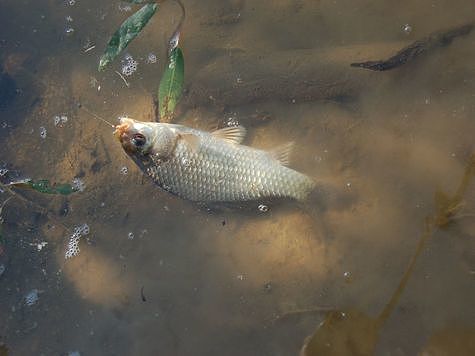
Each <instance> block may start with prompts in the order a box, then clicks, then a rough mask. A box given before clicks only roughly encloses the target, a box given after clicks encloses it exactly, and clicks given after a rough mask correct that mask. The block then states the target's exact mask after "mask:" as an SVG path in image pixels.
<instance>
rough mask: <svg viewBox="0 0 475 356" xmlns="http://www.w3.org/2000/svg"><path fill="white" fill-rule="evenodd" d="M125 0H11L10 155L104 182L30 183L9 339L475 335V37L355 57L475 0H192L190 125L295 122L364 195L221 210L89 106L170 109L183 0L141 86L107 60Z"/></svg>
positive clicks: (146, 348)
mask: <svg viewBox="0 0 475 356" xmlns="http://www.w3.org/2000/svg"><path fill="white" fill-rule="evenodd" d="M124 4H125V3H121V2H119V1H117V2H115V1H99V2H98V1H92V0H83V1H76V2H75V4H74V5H73V6H70V5H69V2H62V1H60V2H52V1H45V0H41V1H29V0H26V1H23V2H17V1H10V0H5V1H2V2H1V3H0V19H1V20H2V24H3V27H2V33H1V35H0V51H1V52H0V62H1V63H2V73H3V74H2V75H8V78H11V79H12V80H13V81H14V84H15V87H16V91H15V94H14V95H12V94H8V93H13V92H12V91H11V90H10V91H8V90H7V91H6V93H7V94H6V96H4V94H2V100H5V105H3V104H2V105H1V108H0V114H1V115H0V125H1V128H0V139H1V140H2V151H1V154H0V155H1V156H0V163H1V164H2V166H1V167H0V168H4V166H5V167H6V168H8V169H9V170H10V171H12V170H13V171H18V172H21V174H23V175H25V176H29V177H32V178H35V179H39V178H44V179H49V180H50V181H57V182H70V181H71V180H72V179H73V178H75V177H76V178H80V179H81V181H83V182H84V183H85V190H84V191H83V192H81V193H77V194H75V195H71V196H67V197H62V196H47V197H45V196H40V195H38V194H35V193H34V192H18V194H21V197H23V198H24V199H23V200H22V199H18V198H14V199H11V200H10V201H8V203H7V204H6V205H5V207H4V209H3V211H2V217H3V221H4V222H3V224H2V225H1V228H2V230H1V236H2V239H3V240H2V242H1V248H2V249H4V250H5V252H4V253H2V254H1V257H0V258H2V260H0V263H5V264H6V269H5V271H4V273H3V275H1V276H0V284H1V288H0V301H1V303H0V320H1V323H0V355H2V354H6V353H7V352H8V353H9V354H12V355H14V354H19V355H22V354H45V355H47V354H67V353H68V352H74V351H79V352H80V353H81V354H84V355H88V354H98V353H100V354H124V355H126V354H127V355H128V354H137V355H154V354H165V355H173V354H177V355H196V354H203V355H205V354H206V355H208V354H223V353H224V354H229V355H243V354H244V355H267V354H269V355H289V354H298V353H299V350H301V348H302V345H303V344H304V340H305V339H306V337H307V336H308V335H314V336H315V335H317V336H320V337H321V338H320V339H318V338H317V339H318V340H320V341H318V340H317V341H318V343H319V345H320V346H321V345H322V342H323V343H324V344H325V345H327V344H328V343H329V342H330V341H331V340H335V337H344V338H345V340H351V342H350V343H349V344H348V343H335V349H333V351H335V350H337V351H340V353H339V354H344V353H345V352H346V353H348V350H352V352H353V353H356V352H357V351H358V352H359V353H360V354H371V353H375V354H388V355H393V354H396V355H401V354H416V353H420V354H423V355H438V354H457V355H464V354H467V355H469V354H473V353H474V345H473V339H474V336H473V334H474V330H475V313H474V309H473V300H474V297H475V289H474V287H473V275H474V270H475V255H474V252H473V251H474V250H475V245H474V241H475V240H474V233H473V232H474V231H475V230H474V225H473V224H474V220H473V217H474V209H475V188H474V186H473V185H472V184H470V179H469V178H470V177H469V176H470V175H471V174H472V173H471V171H470V170H467V172H469V173H466V174H465V177H466V180H464V182H465V183H462V185H461V187H463V188H460V189H458V190H457V191H455V192H451V191H450V189H454V188H456V187H458V186H459V184H460V177H461V176H464V169H465V168H466V167H467V166H468V167H471V165H470V162H471V157H472V156H471V154H472V153H473V151H474V147H473V137H474V133H475V124H474V120H473V118H474V116H475V115H474V113H475V104H474V100H473V98H474V96H475V80H474V79H475V72H474V70H473V65H472V63H473V58H474V57H475V50H474V48H475V46H474V45H473V44H474V41H475V37H474V34H473V33H472V34H469V35H467V36H466V37H463V38H459V39H456V40H454V41H453V43H452V44H451V45H450V46H448V47H444V48H440V49H436V50H434V51H433V52H431V53H430V54H426V55H425V56H424V57H420V58H417V59H415V60H414V61H412V62H411V63H407V64H406V65H404V66H402V67H400V68H396V69H394V70H393V71H390V72H382V73H375V72H366V71H364V70H362V69H359V68H351V67H350V66H349V64H351V63H353V62H363V61H367V60H374V59H380V58H388V57H390V55H392V54H394V53H395V51H397V50H398V49H400V48H402V47H404V46H405V45H408V44H409V43H411V42H414V41H415V40H416V39H418V38H424V37H426V36H428V35H429V34H430V33H434V32H437V31H439V30H442V29H447V28H452V27H455V26H459V25H463V24H465V23H469V22H470V21H473V20H474V19H473V15H472V14H473V13H475V4H474V3H473V2H472V1H468V0H459V1H457V2H456V4H454V3H453V2H450V1H437V2H434V1H429V0H427V1H426V0H424V1H420V2H418V4H417V5H415V4H413V2H410V1H403V2H399V3H397V4H395V3H394V2H390V1H382V2H374V1H370V0H356V1H354V0H353V1H351V2H349V1H341V2H334V1H325V0H322V1H318V2H311V1H295V0H279V1H274V2H272V5H270V4H269V2H249V1H242V0H239V1H236V0H229V1H222V0H219V1H218V0H206V1H200V2H198V1H184V4H185V6H186V8H187V14H188V17H187V21H186V23H185V25H184V28H183V50H184V54H185V61H186V63H185V67H186V79H185V80H186V86H187V88H188V91H187V94H186V96H185V98H184V100H183V102H182V105H181V106H180V108H179V110H180V118H179V122H181V123H184V124H187V125H190V126H194V127H198V128H204V129H210V128H213V127H216V126H219V125H223V124H224V123H225V122H228V121H230V120H234V121H238V122H241V123H242V124H243V125H245V126H246V127H247V128H248V132H249V135H250V137H249V139H248V140H249V141H248V142H247V143H249V144H251V145H253V146H256V147H262V148H269V147H273V146H275V145H277V144H279V143H283V142H285V141H287V140H293V141H295V142H296V143H297V147H296V150H295V154H294V155H293V157H292V158H293V162H292V166H293V167H295V168H296V169H298V170H300V171H303V172H305V173H307V174H309V175H312V176H314V177H316V178H317V179H318V180H324V181H325V182H330V183H332V184H333V185H334V186H337V187H338V188H339V191H340V193H339V195H338V197H339V198H338V199H340V198H341V197H343V198H344V197H346V196H348V197H349V199H347V200H346V203H345V204H334V205H330V206H328V207H326V208H324V209H322V208H321V206H320V202H318V201H312V202H309V203H308V204H307V205H305V206H303V207H301V206H295V204H283V205H280V206H272V207H271V209H270V210H269V211H268V212H266V213H262V212H260V211H259V210H258V209H257V206H256V209H255V213H249V212H240V211H232V210H229V211H228V210H225V211H213V212H208V211H204V210H203V209H201V208H199V207H196V206H194V205H192V204H189V203H187V202H185V201H182V200H180V199H177V198H175V197H173V196H170V195H168V194H166V193H163V192H161V191H160V190H159V189H157V188H156V187H154V186H152V184H151V183H150V182H149V181H148V180H146V179H144V178H143V177H142V175H141V173H140V172H139V171H138V169H137V168H136V167H135V166H134V164H133V162H131V161H130V160H129V159H128V158H127V157H126V156H125V154H124V153H123V152H122V149H121V147H120V145H119V144H118V143H117V142H116V141H115V140H114V138H113V137H112V133H111V129H110V127H108V126H107V125H104V124H103V123H102V122H100V121H98V120H94V119H93V118H92V117H91V116H90V115H89V114H88V113H87V112H85V111H84V110H81V109H80V108H78V105H77V103H78V102H81V103H82V104H83V107H85V108H87V109H88V110H90V111H92V112H94V113H96V114H98V115H100V116H101V117H104V118H105V119H107V120H109V121H111V122H114V123H115V120H116V117H118V116H120V115H124V114H127V115H130V116H131V117H134V118H137V119H143V120H148V119H151V118H153V117H154V107H153V95H154V93H155V92H156V88H157V84H158V79H159V77H160V74H161V71H162V70H163V65H164V63H165V61H164V58H165V51H166V38H168V36H169V35H170V33H169V32H170V31H171V30H172V29H173V28H174V24H176V22H177V21H179V18H180V13H179V11H178V10H177V7H176V6H174V4H173V3H172V2H164V3H163V4H162V5H161V9H160V11H159V12H158V13H157V16H156V17H155V18H154V19H152V21H151V23H150V24H149V26H147V27H146V29H145V30H144V32H143V33H142V34H141V36H140V37H138V38H137V40H136V41H135V42H134V43H132V44H131V45H130V46H129V47H128V49H127V51H128V52H129V53H130V54H131V55H132V56H133V58H134V59H135V60H136V61H137V70H136V71H135V72H134V73H132V75H131V76H130V77H127V81H128V83H129V84H130V86H129V87H128V86H126V85H125V84H124V82H123V81H122V80H121V78H120V77H119V76H118V75H117V74H116V73H115V70H117V71H119V72H120V70H121V63H120V61H117V62H116V63H114V64H113V65H112V67H111V69H110V70H108V71H106V72H104V73H98V72H97V71H96V68H97V62H98V58H99V56H100V54H101V50H102V48H104V45H105V43H106V41H107V39H108V34H109V33H111V32H112V31H113V29H114V28H115V27H116V26H117V25H118V24H119V23H120V22H121V21H122V20H123V19H124V18H125V17H126V16H128V15H129V14H130V12H128V11H127V7H126V6H124ZM471 16H472V17H471ZM407 24H409V25H410V27H411V31H404V28H403V27H404V26H405V25H407ZM71 28H73V29H74V31H70V29H71ZM94 46H95V47H94ZM150 53H152V54H154V55H156V58H157V61H150V60H148V58H149V54H150ZM2 80H3V79H2ZM8 82H10V83H12V82H11V81H10V79H8ZM256 83H257V84H256ZM276 83H277V85H276ZM7 87H8V86H7ZM2 88H3V81H2ZM10 88H11V86H10ZM2 90H3V89H2ZM2 93H3V92H2ZM342 94H344V95H342ZM210 96H211V97H212V98H211V99H210ZM328 98H332V100H326V99H328ZM2 103H3V101H2ZM62 116H66V117H68V120H67V121H65V122H64V123H63V124H62V125H55V117H62ZM41 127H43V128H45V130H46V137H45V138H42V137H41V134H40V128H41ZM467 162H468V163H467ZM124 167H126V169H124ZM434 192H437V193H436V199H435V201H434ZM442 192H443V193H442ZM8 196H9V194H8V193H2V194H0V198H1V202H2V203H3V202H4V201H5V200H6V199H7V198H8ZM28 201H32V202H33V203H34V204H30V203H28ZM434 212H435V215H434ZM427 216H433V218H432V219H429V220H428V221H427V224H426V230H424V226H423V225H422V224H421V222H423V221H426V217H427ZM84 223H87V224H88V225H89V227H90V233H89V235H87V236H84V237H82V238H81V240H80V241H79V248H80V253H79V255H78V256H76V257H73V258H71V259H68V260H65V258H64V256H65V250H66V248H67V244H68V239H69V237H70V236H71V234H72V231H73V229H74V227H75V226H77V225H80V224H84ZM421 234H422V237H421V239H420V240H418V239H417V237H418V236H421ZM429 236H431V237H432V238H430V239H429ZM421 241H422V242H421ZM38 246H42V247H41V248H39V247H38ZM414 254H415V256H413V255H414ZM411 256H412V258H413V259H412V261H413V262H412V263H411V264H410V265H409V267H408V266H407V263H408V261H411ZM405 270H406V274H405V275H404V277H403V281H402V282H401V278H402V274H403V271H405ZM409 276H410V278H409ZM398 285H399V287H398ZM33 290H36V291H37V298H38V299H37V301H36V302H35V303H33V304H31V305H28V304H26V303H25V296H27V295H29V293H30V292H31V291H33ZM395 290H396V291H398V292H397V293H396V294H394V291H395ZM391 296H393V299H391ZM389 300H392V301H390V302H389V304H388V301H389ZM385 306H386V307H385ZM329 311H330V312H329ZM338 311H344V312H345V315H344V316H343V314H342V313H341V312H338ZM326 315H327V316H326ZM378 315H379V316H378ZM373 316H375V317H373ZM383 321H384V322H383ZM321 322H324V323H323V324H321V326H320V327H318V328H317V326H318V325H320V323H321ZM315 330H317V332H315ZM314 332H315V334H312V333H314ZM314 339H315V338H314ZM311 340H312V337H311V338H309V339H307V342H308V344H307V345H310V343H311ZM321 340H323V341H321ZM327 341H328V342H327ZM337 346H338V347H341V349H339V348H338V349H337V348H336V347H337ZM348 347H351V348H350V349H348ZM7 350H8V351H7ZM308 350H311V349H310V348H307V351H308ZM315 350H319V349H315ZM337 353H338V352H337ZM309 354H311V353H309Z"/></svg>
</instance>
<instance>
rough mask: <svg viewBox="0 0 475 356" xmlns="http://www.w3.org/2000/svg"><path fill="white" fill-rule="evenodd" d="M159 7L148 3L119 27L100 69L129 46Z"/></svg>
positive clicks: (100, 62)
mask: <svg viewBox="0 0 475 356" xmlns="http://www.w3.org/2000/svg"><path fill="white" fill-rule="evenodd" d="M157 7H158V5H157V4H146V5H144V6H143V7H142V8H141V9H140V10H138V11H137V12H136V13H134V14H133V15H131V16H130V17H128V18H127V19H126V20H125V21H124V22H123V23H122V25H120V27H119V29H118V30H117V31H116V32H115V33H114V34H113V35H112V37H111V39H110V40H109V43H108V44H107V47H106V50H105V51H104V54H103V55H102V56H101V59H100V61H99V68H98V69H99V71H102V70H104V68H105V67H106V66H107V65H108V64H109V63H110V62H112V61H113V60H114V59H115V57H117V56H118V55H119V53H120V52H121V51H123V50H124V49H125V48H126V47H127V45H128V44H129V43H130V41H132V40H133V39H134V38H135V37H136V36H137V35H138V34H139V33H140V31H142V29H143V28H144V27H145V25H146V24H147V22H148V21H149V20H150V18H151V17H152V16H153V14H154V13H155V11H156V10H157Z"/></svg>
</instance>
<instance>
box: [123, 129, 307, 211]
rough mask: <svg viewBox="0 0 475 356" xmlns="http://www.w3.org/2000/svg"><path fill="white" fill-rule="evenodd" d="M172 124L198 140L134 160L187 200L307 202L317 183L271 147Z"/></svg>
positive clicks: (178, 144)
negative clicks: (162, 156)
mask: <svg viewBox="0 0 475 356" xmlns="http://www.w3.org/2000/svg"><path fill="white" fill-rule="evenodd" d="M149 125H167V124H158V123H149ZM157 127H159V126H157ZM168 127H169V128H171V129H173V130H176V132H177V133H178V137H180V135H191V136H193V137H195V138H197V141H196V143H195V144H190V142H188V141H187V140H186V139H177V140H176V144H175V146H174V147H173V150H172V151H171V154H170V155H169V156H167V157H166V159H158V158H157V157H156V156H154V155H153V154H150V155H149V158H150V161H149V163H148V164H143V165H142V164H141V163H140V158H137V157H135V160H136V162H137V163H138V164H139V166H141V168H142V169H143V170H144V171H145V172H146V174H147V175H149V176H150V177H151V178H152V179H153V180H154V182H155V183H156V184H158V185H159V186H160V187H162V188H163V189H164V190H166V191H169V192H171V193H173V194H176V195H178V196H180V197H182V198H185V199H188V200H192V201H200V202H232V201H251V200H259V199H266V198H267V199H268V198H293V199H297V200H304V199H305V198H306V196H307V195H308V193H309V192H310V191H311V190H312V189H313V188H314V186H315V183H314V181H313V180H312V179H311V178H309V177H308V176H306V175H304V174H302V173H299V172H297V171H295V170H293V169H291V168H288V167H286V166H284V165H282V164H281V162H279V161H278V160H277V159H276V158H274V157H273V156H272V154H271V153H269V152H267V151H264V150H259V149H255V148H252V147H249V146H245V145H241V144H238V143H230V142H229V141H227V140H224V139H222V138H219V137H216V136H214V135H213V133H208V132H204V131H200V130H194V129H190V128H187V127H184V126H180V125H170V124H168ZM129 136H130V135H129ZM159 137H161V136H160V135H158V134H156V135H155V136H153V135H152V140H155V141H157V142H153V143H152V144H151V145H152V146H153V147H159V146H160V142H158V140H159ZM124 148H125V146H124Z"/></svg>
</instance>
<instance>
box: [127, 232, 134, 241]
mask: <svg viewBox="0 0 475 356" xmlns="http://www.w3.org/2000/svg"><path fill="white" fill-rule="evenodd" d="M127 238H128V239H129V240H133V239H134V238H135V235H134V233H133V232H132V231H131V232H129V233H128V234H127Z"/></svg>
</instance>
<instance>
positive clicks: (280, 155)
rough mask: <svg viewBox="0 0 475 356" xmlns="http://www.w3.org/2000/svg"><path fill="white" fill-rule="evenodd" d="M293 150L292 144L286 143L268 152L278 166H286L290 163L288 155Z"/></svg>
mask: <svg viewBox="0 0 475 356" xmlns="http://www.w3.org/2000/svg"><path fill="white" fill-rule="evenodd" d="M293 148H294V143H293V142H287V143H285V144H283V145H280V146H278V147H276V148H274V149H273V150H271V151H269V154H270V155H271V157H272V158H274V159H276V160H278V161H279V162H280V164H282V165H284V166H288V165H289V163H290V154H291V153H292V149H293Z"/></svg>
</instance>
